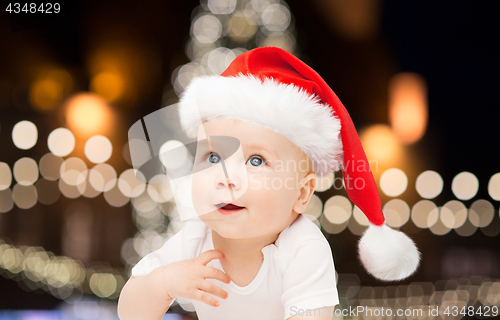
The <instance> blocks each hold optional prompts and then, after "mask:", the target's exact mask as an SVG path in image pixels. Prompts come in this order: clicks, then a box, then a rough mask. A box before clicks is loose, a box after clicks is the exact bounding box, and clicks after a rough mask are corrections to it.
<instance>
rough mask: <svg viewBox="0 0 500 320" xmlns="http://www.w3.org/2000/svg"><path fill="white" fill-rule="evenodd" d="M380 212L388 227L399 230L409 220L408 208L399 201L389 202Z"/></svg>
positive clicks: (404, 203)
mask: <svg viewBox="0 0 500 320" xmlns="http://www.w3.org/2000/svg"><path fill="white" fill-rule="evenodd" d="M382 211H383V213H384V217H385V222H386V223H387V225H388V226H389V227H393V228H400V227H402V226H403V225H405V223H406V222H408V220H409V219H410V207H409V206H408V204H407V203H406V202H404V201H403V200H401V199H392V200H390V201H389V202H387V203H386V204H385V205H384V208H383V210H382Z"/></svg>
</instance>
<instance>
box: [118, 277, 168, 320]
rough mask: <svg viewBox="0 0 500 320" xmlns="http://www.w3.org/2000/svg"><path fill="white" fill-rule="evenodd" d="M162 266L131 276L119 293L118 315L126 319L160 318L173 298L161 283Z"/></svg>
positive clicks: (123, 319)
mask: <svg viewBox="0 0 500 320" xmlns="http://www.w3.org/2000/svg"><path fill="white" fill-rule="evenodd" d="M163 272H164V267H159V268H156V269H155V270H153V271H152V272H151V273H149V274H147V275H145V276H142V277H137V278H134V277H131V278H130V279H129V280H128V281H127V283H126V284H125V286H124V287H123V289H122V291H121V293H120V299H119V300H118V316H119V317H120V319H122V320H127V319H137V320H140V319H161V318H163V315H164V314H165V312H167V310H168V308H169V307H170V304H171V303H172V301H173V298H171V297H169V296H168V295H167V292H166V291H165V290H164V288H163V286H162V285H161V283H162V278H163Z"/></svg>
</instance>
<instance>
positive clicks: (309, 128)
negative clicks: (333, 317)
mask: <svg viewBox="0 0 500 320" xmlns="http://www.w3.org/2000/svg"><path fill="white" fill-rule="evenodd" d="M179 116H180V119H181V124H182V126H183V129H184V130H185V131H186V133H187V134H188V135H189V136H191V137H195V136H196V135H197V132H198V125H199V124H200V119H201V120H202V121H210V120H213V119H216V118H223V117H224V118H233V119H240V120H244V121H248V122H251V123H254V124H257V125H260V126H262V127H266V128H269V129H272V130H274V131H275V132H277V133H279V134H281V135H283V136H285V137H286V138H288V139H289V140H290V141H291V142H293V143H294V144H295V145H297V146H298V147H299V148H301V149H302V150H303V151H304V153H305V154H306V155H307V156H308V157H309V159H310V160H311V162H312V164H313V167H314V170H315V172H316V174H317V175H318V176H320V177H321V176H324V175H326V174H328V173H330V172H333V171H337V170H339V169H340V168H342V171H343V176H344V185H345V188H346V190H347V194H348V196H349V198H350V199H351V201H352V202H353V203H354V204H355V205H356V206H357V207H358V208H359V209H360V210H361V211H362V212H363V213H364V214H365V215H366V217H367V218H368V220H369V222H370V226H369V227H368V229H367V231H366V232H365V233H364V235H363V236H362V237H361V240H360V241H359V246H358V249H359V255H360V259H361V262H362V263H363V265H364V266H365V268H366V269H367V271H368V272H369V273H371V274H372V275H373V276H374V277H376V278H378V279H382V280H400V279H404V278H406V277H408V276H410V275H411V274H413V273H414V272H415V270H416V268H417V266H418V264H419V260H420V253H419V252H418V250H417V248H416V246H415V244H414V243H413V241H412V240H411V239H410V238H408V236H406V235H405V234H404V233H402V232H400V231H397V230H393V229H391V228H389V227H388V226H387V225H386V224H385V219H384V215H383V213H382V207H381V203H380V196H379V193H378V189H377V185H376V184H375V180H374V178H373V174H372V172H371V170H370V166H369V163H368V160H367V158H366V155H365V152H364V150H363V147H362V146H361V142H360V140H359V137H358V134H357V132H356V128H355V127H354V124H353V123H352V120H351V118H350V116H349V114H348V113H347V110H346V109H345V107H344V105H343V104H342V102H340V100H339V98H338V97H337V95H336V94H335V93H334V92H333V91H332V89H330V87H329V86H328V85H327V84H326V82H325V81H324V80H323V79H322V78H321V77H320V76H319V75H318V73H317V72H316V71H314V70H313V69H312V68H310V67H309V66H308V65H306V64H305V63H303V62H302V61H300V60H299V59H298V58H296V57H295V56H294V55H292V54H290V53H288V52H286V51H284V50H282V49H279V48H273V47H264V48H258V49H254V50H250V51H247V52H245V53H243V54H241V55H239V56H238V57H237V58H236V59H235V60H234V61H233V62H232V63H231V65H230V66H229V67H228V68H227V69H226V71H224V72H223V73H222V74H221V75H220V76H207V77H201V78H198V79H195V80H193V81H192V82H191V84H190V85H189V86H188V87H187V89H186V91H185V92H184V94H183V96H182V98H181V100H180V102H179ZM349 163H355V164H356V165H355V166H353V165H346V164H349ZM359 168H362V170H358V169H359Z"/></svg>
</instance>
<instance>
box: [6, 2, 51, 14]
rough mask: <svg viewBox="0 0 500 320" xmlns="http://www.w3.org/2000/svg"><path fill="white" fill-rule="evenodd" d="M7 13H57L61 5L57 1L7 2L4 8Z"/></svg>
mask: <svg viewBox="0 0 500 320" xmlns="http://www.w3.org/2000/svg"><path fill="white" fill-rule="evenodd" d="M5 11H7V12H8V13H21V12H24V13H59V12H60V11H61V5H60V4H59V3H49V2H48V3H41V4H36V3H24V4H22V3H17V2H16V3H9V4H8V5H7V8H6V9H5Z"/></svg>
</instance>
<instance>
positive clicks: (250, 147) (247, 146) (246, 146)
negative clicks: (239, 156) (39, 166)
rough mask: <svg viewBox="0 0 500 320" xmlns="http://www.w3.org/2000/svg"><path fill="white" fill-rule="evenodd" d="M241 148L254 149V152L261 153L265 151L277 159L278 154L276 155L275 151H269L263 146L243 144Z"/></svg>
mask: <svg viewBox="0 0 500 320" xmlns="http://www.w3.org/2000/svg"><path fill="white" fill-rule="evenodd" d="M243 147H244V148H245V149H246V148H249V149H254V150H262V151H266V152H267V153H270V154H272V155H274V156H275V157H276V158H279V155H278V153H276V151H274V150H272V149H270V148H267V147H265V146H263V145H259V144H245V145H243Z"/></svg>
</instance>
